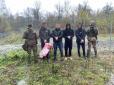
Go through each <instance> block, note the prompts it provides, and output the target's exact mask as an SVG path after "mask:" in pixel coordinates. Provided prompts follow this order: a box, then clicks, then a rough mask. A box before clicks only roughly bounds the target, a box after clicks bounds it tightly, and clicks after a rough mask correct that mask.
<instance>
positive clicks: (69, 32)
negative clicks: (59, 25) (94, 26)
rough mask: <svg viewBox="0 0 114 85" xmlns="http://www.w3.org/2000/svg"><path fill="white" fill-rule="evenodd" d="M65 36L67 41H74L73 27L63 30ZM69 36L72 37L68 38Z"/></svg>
mask: <svg viewBox="0 0 114 85" xmlns="http://www.w3.org/2000/svg"><path fill="white" fill-rule="evenodd" d="M63 36H64V38H65V42H67V41H69V40H71V41H72V38H73V37H74V31H73V30H72V29H71V28H66V29H65V30H64V31H63ZM68 36H71V39H69V38H68Z"/></svg>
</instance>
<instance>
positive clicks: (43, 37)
mask: <svg viewBox="0 0 114 85" xmlns="http://www.w3.org/2000/svg"><path fill="white" fill-rule="evenodd" d="M39 37H40V42H41V48H43V47H44V45H45V43H48V42H49V41H50V30H49V29H47V23H45V22H43V23H42V26H41V29H40V31H39ZM45 58H47V60H48V61H49V54H47V56H45Z"/></svg>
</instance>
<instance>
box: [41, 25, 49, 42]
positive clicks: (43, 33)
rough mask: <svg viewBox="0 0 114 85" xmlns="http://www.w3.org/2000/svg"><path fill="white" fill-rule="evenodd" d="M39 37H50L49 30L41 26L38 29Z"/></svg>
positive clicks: (44, 38) (45, 38)
mask: <svg viewBox="0 0 114 85" xmlns="http://www.w3.org/2000/svg"><path fill="white" fill-rule="evenodd" d="M39 37H40V39H41V40H48V41H49V39H50V30H48V29H46V28H43V27H41V29H40V31H39Z"/></svg>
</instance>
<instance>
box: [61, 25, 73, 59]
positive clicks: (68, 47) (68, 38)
mask: <svg viewBox="0 0 114 85" xmlns="http://www.w3.org/2000/svg"><path fill="white" fill-rule="evenodd" d="M63 35H64V38H65V57H66V58H65V60H67V58H68V57H70V56H72V40H73V37H74V31H73V30H72V29H71V25H70V24H66V29H65V30H64V33H63ZM70 59H72V58H71V57H70Z"/></svg>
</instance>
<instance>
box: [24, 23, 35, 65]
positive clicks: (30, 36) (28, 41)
mask: <svg viewBox="0 0 114 85" xmlns="http://www.w3.org/2000/svg"><path fill="white" fill-rule="evenodd" d="M23 39H25V47H26V48H25V49H26V51H27V53H28V54H29V57H28V63H31V59H32V58H31V52H32V51H33V54H34V63H36V62H37V35H36V33H35V32H33V29H32V25H28V28H27V31H25V32H24V35H23Z"/></svg>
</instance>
